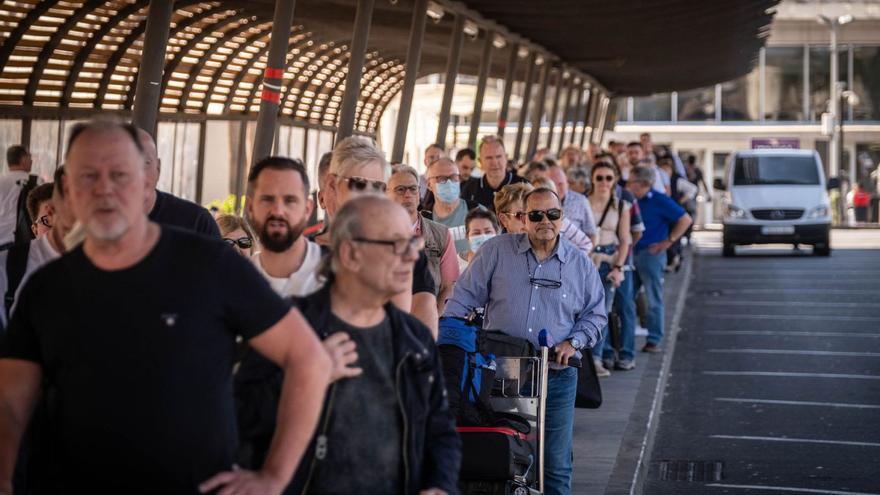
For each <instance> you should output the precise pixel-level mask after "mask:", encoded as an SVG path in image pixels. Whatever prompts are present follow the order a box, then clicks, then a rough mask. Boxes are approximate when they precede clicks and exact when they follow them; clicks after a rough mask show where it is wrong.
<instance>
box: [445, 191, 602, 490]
mask: <svg viewBox="0 0 880 495" xmlns="http://www.w3.org/2000/svg"><path fill="white" fill-rule="evenodd" d="M525 206H526V212H525V213H526V229H527V233H525V234H508V235H500V236H496V237H494V238H492V239H490V240H489V241H487V242H486V243H485V244H483V246H482V247H481V248H480V249H479V251H477V253H476V256H475V257H474V259H473V260H472V261H471V264H470V267H469V268H468V270H467V271H465V272H464V274H463V275H462V276H461V278H459V280H458V282H457V283H456V285H455V291H454V292H453V294H452V298H451V299H450V300H449V301H448V302H447V303H446V313H445V314H444V316H449V317H458V318H464V317H465V316H467V314H468V313H470V311H471V310H472V309H473V308H477V307H486V313H485V317H484V324H483V327H484V328H487V329H488V328H491V329H498V330H501V331H503V332H505V333H507V334H510V335H513V336H516V337H521V338H524V339H528V340H529V341H531V342H532V343H533V344H536V345H537V344H538V333H539V332H540V331H541V330H542V329H547V330H548V332H549V333H550V334H551V335H552V336H553V340H554V342H557V343H558V344H557V346H556V353H557V362H556V363H553V364H551V366H552V369H551V371H550V375H549V380H548V387H547V417H546V423H545V424H546V428H545V442H546V443H545V445H546V446H547V447H546V449H545V458H546V469H545V479H546V486H545V489H546V491H545V493H547V494H548V495H551V494H568V493H570V491H571V445H572V424H573V421H574V401H575V394H576V392H577V371H576V370H575V369H573V368H569V367H567V366H564V365H562V364H561V363H564V362H567V361H568V358H569V357H571V356H573V355H576V354H578V351H580V350H582V349H585V348H588V347H592V346H594V345H595V344H596V342H597V341H598V339H599V332H600V330H601V329H602V327H604V326H605V324H606V322H607V320H608V318H607V316H606V314H605V295H604V290H603V288H602V281H601V280H600V279H599V273H598V271H597V270H596V268H595V266H594V265H593V263H591V262H590V260H589V259H588V258H587V256H586V255H585V254H583V253H582V252H580V251H578V249H577V248H575V247H574V246H573V245H572V244H570V243H569V242H568V241H567V240H565V239H561V238H560V237H559V229H560V226H561V224H562V208H561V205H560V201H559V197H558V196H557V195H556V193H555V192H554V191H552V190H550V189H547V188H538V189H535V190H534V191H532V192H530V193H529V194H527V195H526V197H525Z"/></svg>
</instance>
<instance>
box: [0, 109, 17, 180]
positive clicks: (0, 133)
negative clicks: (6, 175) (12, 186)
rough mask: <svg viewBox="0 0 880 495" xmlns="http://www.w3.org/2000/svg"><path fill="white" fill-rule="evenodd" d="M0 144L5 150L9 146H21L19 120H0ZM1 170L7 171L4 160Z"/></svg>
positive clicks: (4, 160) (7, 165)
mask: <svg viewBox="0 0 880 495" xmlns="http://www.w3.org/2000/svg"><path fill="white" fill-rule="evenodd" d="M0 143H2V146H3V149H4V150H6V149H7V148H9V147H10V146H13V145H16V144H21V120H19V119H0ZM0 167H3V168H2V170H3V171H4V172H5V171H7V170H9V164H7V163H6V159H5V158H4V159H3V160H2V165H0Z"/></svg>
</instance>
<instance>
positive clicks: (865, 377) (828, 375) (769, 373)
mask: <svg viewBox="0 0 880 495" xmlns="http://www.w3.org/2000/svg"><path fill="white" fill-rule="evenodd" d="M701 373H703V374H704V375H716V376H779V377H791V378H850V379H855V380H880V375H849V374H844V373H788V372H781V371H702V372H701Z"/></svg>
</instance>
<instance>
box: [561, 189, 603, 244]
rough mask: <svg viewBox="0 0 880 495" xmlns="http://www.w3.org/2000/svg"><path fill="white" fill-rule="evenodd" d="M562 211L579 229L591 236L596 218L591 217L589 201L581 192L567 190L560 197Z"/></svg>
mask: <svg viewBox="0 0 880 495" xmlns="http://www.w3.org/2000/svg"><path fill="white" fill-rule="evenodd" d="M562 211H563V213H565V217H566V218H568V220H569V221H570V222H571V223H573V224H574V226H575V227H577V228H579V229H581V231H583V233H584V234H587V235H588V236H592V235H593V234H595V233H596V220H595V219H594V218H593V209H592V208H590V202H589V201H587V197H586V196H584V195H583V194H580V193H576V192H573V191H569V192H568V193H567V194H566V195H565V198H563V199H562Z"/></svg>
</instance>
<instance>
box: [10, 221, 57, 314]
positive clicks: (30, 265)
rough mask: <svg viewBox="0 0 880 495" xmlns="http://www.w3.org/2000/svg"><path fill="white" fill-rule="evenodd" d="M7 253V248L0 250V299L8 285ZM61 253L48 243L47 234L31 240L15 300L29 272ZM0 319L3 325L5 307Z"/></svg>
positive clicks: (13, 307) (28, 276) (13, 306)
mask: <svg viewBox="0 0 880 495" xmlns="http://www.w3.org/2000/svg"><path fill="white" fill-rule="evenodd" d="M8 255H9V251H8V250H4V251H2V252H0V300H4V298H5V297H6V289H7V287H9V278H8V276H7V274H6V259H7V257H8ZM59 256H61V254H60V253H59V252H58V251H55V248H53V247H52V244H50V243H49V236H48V235H44V236H43V237H40V238H39V239H34V240H33V241H31V247H30V249H29V250H28V260H27V265H26V266H25V270H24V276H23V277H22V278H21V283H20V284H18V288H17V289H16V290H15V300H16V301H18V295H19V294H21V288H22V287H24V284H26V283H27V281H28V278H30V276H31V274H33V273H34V272H35V271H37V269H38V268H40V267H42V266H43V265H45V264H46V263H48V262H50V261H52V260H54V259H55V258H58V257H59ZM12 309H13V310H14V309H15V304H14V303H13V305H12ZM0 320H2V322H3V326H4V327H5V326H6V323H7V321H6V309H5V307H4V308H3V309H2V310H0Z"/></svg>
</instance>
